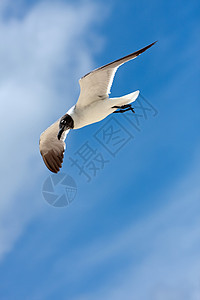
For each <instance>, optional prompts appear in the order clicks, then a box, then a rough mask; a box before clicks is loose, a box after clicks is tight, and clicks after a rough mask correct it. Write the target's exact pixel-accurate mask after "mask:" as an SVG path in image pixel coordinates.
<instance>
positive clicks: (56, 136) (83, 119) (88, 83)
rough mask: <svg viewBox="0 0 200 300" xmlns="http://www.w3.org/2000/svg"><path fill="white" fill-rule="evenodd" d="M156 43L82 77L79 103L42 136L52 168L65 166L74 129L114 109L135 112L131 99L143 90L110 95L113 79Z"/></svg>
mask: <svg viewBox="0 0 200 300" xmlns="http://www.w3.org/2000/svg"><path fill="white" fill-rule="evenodd" d="M155 43H156V42H154V43H152V44H150V45H148V46H146V47H144V48H142V49H140V50H138V51H136V52H133V53H131V54H129V55H127V56H124V57H122V58H120V59H117V60H115V61H113V62H111V63H108V64H106V65H104V66H102V67H100V68H98V69H95V70H93V71H91V72H90V73H88V74H86V75H85V76H83V77H82V78H81V79H80V80H79V84H80V88H81V92H80V95H79V98H78V101H77V103H76V105H74V106H72V107H71V108H70V109H69V110H68V111H67V113H66V114H65V115H64V116H63V117H61V118H60V119H58V120H57V121H56V122H55V123H53V124H52V125H51V126H50V127H48V128H47V129H46V130H45V131H44V132H43V133H42V134H41V136H40V153H41V155H42V158H43V160H44V163H45V165H46V166H47V168H48V169H49V170H50V171H52V172H54V173H57V172H58V171H59V170H60V168H61V167H62V162H63V157H64V152H65V142H64V141H65V138H66V136H67V134H68V132H69V131H70V129H78V128H82V127H84V126H86V125H89V124H92V123H96V122H99V121H101V120H103V119H104V118H106V117H107V116H108V115H110V114H111V113H123V112H125V111H128V110H131V111H132V112H133V113H134V110H133V108H132V106H131V104H130V103H131V102H133V101H135V100H136V99H137V97H138V95H139V91H135V92H133V93H130V94H128V95H125V96H122V97H118V98H109V94H110V89H111V86H112V82H113V79H114V76H115V73H116V71H117V69H118V68H119V66H121V65H122V64H124V63H125V62H127V61H129V60H132V59H134V58H135V57H137V56H138V55H140V54H141V53H143V52H144V51H146V50H147V49H149V48H150V47H151V46H153V45H154V44H155Z"/></svg>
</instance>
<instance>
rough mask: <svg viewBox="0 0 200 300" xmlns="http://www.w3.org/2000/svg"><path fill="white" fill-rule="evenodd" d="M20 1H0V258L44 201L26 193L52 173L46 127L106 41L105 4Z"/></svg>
mask: <svg viewBox="0 0 200 300" xmlns="http://www.w3.org/2000/svg"><path fill="white" fill-rule="evenodd" d="M13 5H14V4H13V3H12V1H3V2H1V5H0V36H1V47H0V61H1V71H0V99H1V103H2V104H1V111H0V122H1V124H0V126H1V127H0V128H1V160H2V161H1V186H2V187H3V188H2V189H1V202H0V241H1V243H0V258H2V257H3V255H4V254H5V253H6V252H7V251H9V250H10V249H11V247H12V245H13V243H14V241H15V240H16V239H17V237H18V236H19V235H20V233H21V231H22V229H23V227H24V225H25V224H26V222H27V221H28V220H30V218H31V217H32V216H33V215H34V214H35V213H36V212H37V211H38V209H39V210H40V209H41V207H40V208H39V207H38V205H39V206H40V204H38V203H33V201H28V199H24V197H23V196H22V197H20V196H19V195H20V191H21V190H22V189H24V191H26V190H27V189H30V193H31V191H33V190H34V183H35V182H36V179H37V178H38V176H39V174H40V176H41V175H42V174H44V170H45V169H44V166H43V165H42V162H41V160H40V158H39V150H38V141H39V135H40V133H41V131H43V130H44V129H45V128H46V127H47V126H48V125H49V124H50V123H51V122H53V121H54V120H55V119H57V118H58V117H59V116H60V114H62V113H63V111H65V109H66V108H67V107H66V106H70V105H71V104H72V103H73V102H74V101H75V99H76V96H77V95H78V91H76V92H73V90H75V88H76V87H77V86H78V85H77V86H76V85H75V84H74V82H75V80H77V77H79V76H80V75H83V74H84V72H85V71H88V70H89V69H90V67H92V64H93V62H92V55H93V52H94V49H95V46H94V44H95V43H97V44H99V45H100V44H101V39H100V38H99V36H98V34H96V33H95V31H96V30H95V26H96V25H97V24H98V22H99V19H98V16H99V10H100V9H101V7H100V6H98V5H97V4H94V3H92V2H91V1H87V2H81V1H80V2H78V3H76V4H66V3H64V2H60V1H58V2H51V1H49V2H48V1H46V2H40V3H38V4H35V5H34V6H32V7H30V8H27V9H26V10H25V11H24V12H23V16H20V17H18V15H17V13H16V15H15V10H14V9H13V10H12V9H11V8H12V6H13ZM8 9H10V11H11V13H10V15H9V16H7V17H6V16H5V12H6V11H7V10H8ZM23 9H24V8H23V7H21V10H22V11H23ZM19 11H20V8H19V7H18V9H17V12H18V13H19ZM65 99H67V100H66V101H64V100H65ZM55 108H56V109H55ZM59 112H60V113H59ZM39 164H40V165H39ZM24 194H26V192H24Z"/></svg>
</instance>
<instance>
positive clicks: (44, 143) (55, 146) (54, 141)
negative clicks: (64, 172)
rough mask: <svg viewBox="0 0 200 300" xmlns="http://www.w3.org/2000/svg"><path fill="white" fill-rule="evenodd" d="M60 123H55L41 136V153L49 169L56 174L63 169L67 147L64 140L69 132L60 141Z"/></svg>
mask: <svg viewBox="0 0 200 300" xmlns="http://www.w3.org/2000/svg"><path fill="white" fill-rule="evenodd" d="M59 122H60V120H58V121H56V122H55V123H53V124H52V125H51V126H50V127H48V128H47V129H46V130H45V131H44V132H43V133H42V134H41V136H40V153H41V155H42V158H43V160H44V163H45V165H46V166H47V168H48V169H49V170H50V171H51V172H54V173H58V171H59V170H60V168H61V167H62V162H63V157H64V152H65V147H66V146H65V142H64V140H65V138H66V135H67V133H68V132H69V130H68V131H66V132H65V134H64V133H63V134H62V137H61V139H60V140H58V138H57V135H58V131H59Z"/></svg>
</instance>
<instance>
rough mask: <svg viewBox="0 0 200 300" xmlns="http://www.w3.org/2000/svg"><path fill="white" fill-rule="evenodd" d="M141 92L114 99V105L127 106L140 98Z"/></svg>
mask: <svg viewBox="0 0 200 300" xmlns="http://www.w3.org/2000/svg"><path fill="white" fill-rule="evenodd" d="M139 93H140V91H135V92H133V93H130V94H127V95H125V96H122V97H119V98H112V101H113V103H114V105H118V106H121V105H125V104H129V103H132V102H134V101H135V100H136V99H137V97H138V96H139Z"/></svg>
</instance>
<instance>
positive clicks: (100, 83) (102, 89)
mask: <svg viewBox="0 0 200 300" xmlns="http://www.w3.org/2000/svg"><path fill="white" fill-rule="evenodd" d="M155 43H156V42H154V43H152V44H150V45H148V46H146V47H144V48H142V49H140V50H138V51H136V52H133V53H131V54H129V55H127V56H124V57H122V58H120V59H117V60H115V61H113V62H111V63H109V64H107V65H104V66H102V67H100V68H98V69H96V70H94V71H92V72H90V73H88V74H86V75H85V76H83V77H82V78H81V79H80V80H79V84H80V88H81V92H80V96H79V99H78V101H77V104H76V105H77V106H79V107H81V106H85V105H88V104H90V103H91V102H93V101H96V100H98V99H105V98H107V97H108V95H109V94H110V89H111V86H112V82H113V79H114V76H115V73H116V71H117V69H118V68H119V66H121V65H122V64H124V63H125V62H127V61H129V60H131V59H133V58H135V57H137V56H138V55H140V54H141V53H143V52H144V51H146V50H147V49H149V48H150V47H151V46H153V45H154V44H155Z"/></svg>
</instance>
